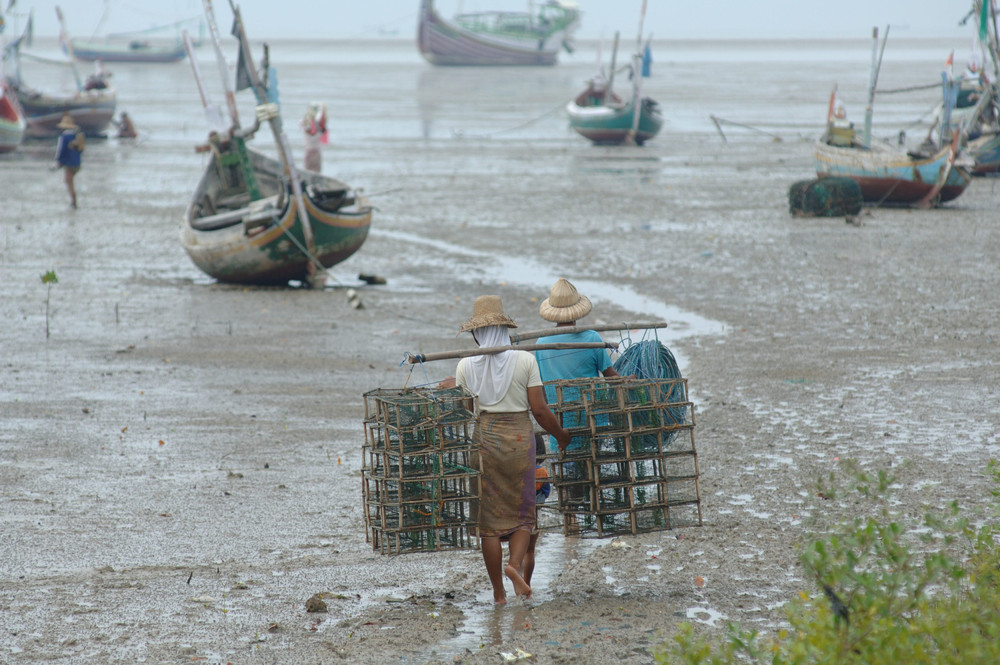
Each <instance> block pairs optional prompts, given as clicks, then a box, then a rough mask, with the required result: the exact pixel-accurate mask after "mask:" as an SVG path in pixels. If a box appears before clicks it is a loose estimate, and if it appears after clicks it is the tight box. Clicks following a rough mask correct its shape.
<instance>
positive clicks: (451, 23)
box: [417, 0, 581, 66]
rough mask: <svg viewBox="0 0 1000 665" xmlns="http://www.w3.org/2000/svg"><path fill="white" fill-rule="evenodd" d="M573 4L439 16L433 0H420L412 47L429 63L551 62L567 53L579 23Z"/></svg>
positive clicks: (563, 1) (552, 0) (552, 1)
mask: <svg viewBox="0 0 1000 665" xmlns="http://www.w3.org/2000/svg"><path fill="white" fill-rule="evenodd" d="M580 17H581V13H580V10H579V7H578V6H577V5H576V3H573V2H568V1H567V0H548V1H547V2H544V3H540V4H538V5H537V6H536V7H535V11H533V12H531V11H529V12H504V11H489V12H475V13H466V14H458V15H456V16H455V17H454V18H452V19H451V20H448V19H445V18H443V17H442V16H441V15H440V14H439V13H438V12H437V10H436V9H435V8H434V2H433V0H421V2H420V18H419V22H418V28H417V46H418V48H419V49H420V53H421V55H423V56H424V59H426V60H427V62H429V63H431V64H432V65H446V66H469V65H475V66H485V65H509V66H510V65H513V66H517V65H554V64H556V62H557V60H558V56H559V52H560V51H561V50H563V49H565V50H567V51H572V49H573V46H572V37H573V33H574V32H575V31H576V29H577V28H579V27H580Z"/></svg>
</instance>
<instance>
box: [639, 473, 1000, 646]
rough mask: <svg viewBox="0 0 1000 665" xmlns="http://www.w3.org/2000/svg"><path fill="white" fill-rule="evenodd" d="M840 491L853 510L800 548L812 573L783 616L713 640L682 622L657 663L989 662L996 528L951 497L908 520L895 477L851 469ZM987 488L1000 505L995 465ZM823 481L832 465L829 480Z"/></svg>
mask: <svg viewBox="0 0 1000 665" xmlns="http://www.w3.org/2000/svg"><path fill="white" fill-rule="evenodd" d="M851 473H852V476H853V480H852V482H850V483H849V484H848V486H847V487H845V488H844V489H843V490H835V489H833V488H832V486H831V485H830V484H825V483H824V484H821V487H820V488H819V491H818V492H817V494H818V495H820V496H822V497H823V498H825V499H837V498H844V499H848V500H850V499H854V500H856V501H857V504H856V505H857V506H858V508H859V510H858V511H857V512H858V513H859V514H858V515H857V516H856V517H854V518H852V519H850V520H848V521H845V522H842V523H839V524H835V525H830V528H829V529H823V533H824V535H820V536H814V539H812V540H811V542H809V543H808V544H807V545H806V546H805V547H804V548H803V549H802V551H801V553H800V561H801V564H802V566H803V568H804V569H805V571H806V572H807V576H808V577H810V578H812V579H813V580H815V587H814V588H813V589H812V590H808V591H807V590H803V591H802V592H800V594H799V596H798V597H797V598H795V599H793V600H792V601H791V602H790V603H789V604H788V605H787V606H786V610H785V611H786V617H787V620H788V623H789V624H790V627H789V628H787V629H783V630H781V631H778V632H777V633H775V634H774V635H768V636H766V637H765V636H761V635H760V634H758V633H757V632H756V631H748V630H744V629H742V628H740V627H739V626H736V625H732V624H730V625H729V627H728V633H727V635H726V636H725V637H724V638H723V639H721V640H718V641H715V642H712V641H709V640H708V639H706V638H705V637H703V636H700V635H698V634H696V632H695V630H694V627H693V626H692V625H691V624H690V623H687V624H682V625H681V627H680V630H679V632H678V633H677V634H676V635H675V636H674V637H673V639H672V640H671V641H670V642H668V643H667V644H666V645H664V647H663V650H662V651H661V652H659V653H657V654H656V662H657V663H660V664H661V665H735V664H737V663H739V664H740V665H746V664H764V663H768V664H770V665H793V664H794V665H834V664H836V665H899V664H901V663H906V664H907V665H917V664H928V665H929V664H933V665H952V664H954V665H970V664H973V663H976V664H978V663H984V664H985V663H1000V529H998V526H997V523H996V519H995V518H996V515H994V516H993V519H989V520H986V521H985V522H983V523H981V524H979V525H974V524H973V523H972V522H971V521H970V520H969V519H968V518H967V517H965V516H963V514H962V511H961V510H960V508H959V506H958V504H957V503H955V502H953V503H951V504H949V505H948V506H947V507H946V508H945V509H943V510H938V511H935V512H928V513H926V514H925V515H924V516H923V517H922V519H912V520H910V523H907V522H906V520H905V519H904V518H901V517H900V516H899V515H898V514H896V513H895V512H894V511H893V510H892V505H893V504H892V503H891V499H890V497H891V494H892V487H893V485H894V483H895V479H894V477H893V476H892V475H891V474H889V473H888V472H885V471H882V472H878V473H874V474H870V473H864V472H861V471H859V470H858V469H857V468H854V469H852V470H851ZM987 473H988V474H989V476H990V477H991V481H992V487H993V488H994V489H993V490H992V491H991V492H990V493H991V494H992V495H993V497H994V501H993V504H994V511H995V512H996V507H997V505H998V504H1000V501H997V499H1000V466H998V464H997V463H996V462H995V461H991V462H990V463H989V465H988V468H987ZM832 480H833V478H832V475H831V481H832Z"/></svg>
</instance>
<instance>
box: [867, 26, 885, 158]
mask: <svg viewBox="0 0 1000 665" xmlns="http://www.w3.org/2000/svg"><path fill="white" fill-rule="evenodd" d="M888 39H889V26H888V25H887V26H885V35H884V36H883V37H882V48H881V50H879V46H878V28H877V27H875V28H872V68H871V74H870V76H869V77H868V106H866V107H865V130H864V134H863V135H862V137H861V139H862V142H863V143H864V146H865V147H866V148H868V147H871V142H872V107H873V106H874V104H875V86H876V84H877V83H878V72H879V69H881V68H882V54H883V53H885V42H886V41H887V40H888Z"/></svg>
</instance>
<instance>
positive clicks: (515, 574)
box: [504, 529, 531, 598]
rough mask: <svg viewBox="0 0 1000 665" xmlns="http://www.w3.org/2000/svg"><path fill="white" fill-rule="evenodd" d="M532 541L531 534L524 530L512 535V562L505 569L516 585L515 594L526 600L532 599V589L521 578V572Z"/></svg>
mask: <svg viewBox="0 0 1000 665" xmlns="http://www.w3.org/2000/svg"><path fill="white" fill-rule="evenodd" d="M530 540H531V533H529V532H528V531H525V530H523V529H519V530H517V531H515V532H514V533H512V534H510V545H509V546H508V547H509V549H510V561H508V563H507V567H506V568H504V574H506V575H507V578H508V579H509V580H510V581H511V583H513V585H514V593H516V594H517V595H519V596H524V597H525V598H531V587H530V586H529V585H528V583H527V582H525V581H524V578H523V577H521V572H520V571H522V570H524V554H525V553H526V552H527V551H528V542H529V541H530Z"/></svg>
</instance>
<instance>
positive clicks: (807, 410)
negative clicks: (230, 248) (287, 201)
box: [0, 100, 1000, 664]
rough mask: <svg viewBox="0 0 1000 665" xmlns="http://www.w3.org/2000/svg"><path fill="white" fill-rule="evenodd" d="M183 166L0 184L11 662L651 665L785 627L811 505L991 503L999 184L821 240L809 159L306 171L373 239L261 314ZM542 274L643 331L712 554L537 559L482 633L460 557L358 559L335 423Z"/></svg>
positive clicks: (351, 416)
mask: <svg viewBox="0 0 1000 665" xmlns="http://www.w3.org/2000/svg"><path fill="white" fill-rule="evenodd" d="M702 101H704V100H702ZM691 103H692V104H695V103H696V102H695V101H692V102H691ZM135 108H138V112H133V113H131V114H130V115H133V117H134V118H135V121H136V123H137V126H138V127H139V130H140V134H141V133H142V132H143V129H144V127H143V124H142V120H143V113H142V112H141V111H142V107H141V106H138V104H136V105H135ZM303 108H304V107H303ZM162 122H163V126H164V127H165V126H166V124H167V120H166V119H164V120H163V121H162ZM147 129H148V126H147ZM153 130H154V134H155V130H156V127H154V128H153ZM197 138H198V134H197V132H195V131H194V130H191V131H190V132H188V133H186V134H185V135H184V136H182V137H180V138H178V139H177V140H172V141H165V142H158V141H155V140H152V139H151V140H148V141H146V142H142V141H140V142H139V144H137V145H133V144H123V143H118V142H117V141H114V140H110V141H107V142H104V143H101V142H97V141H95V142H92V143H89V144H88V151H87V153H86V154H85V158H84V159H85V161H84V168H83V170H82V171H81V172H80V174H79V176H78V178H77V186H78V190H79V196H80V208H79V209H78V210H76V211H72V210H70V209H69V207H68V198H67V197H66V196H65V192H64V191H63V189H62V182H61V178H60V175H59V174H58V173H52V172H49V171H48V170H47V167H48V161H47V160H48V159H49V157H50V155H49V152H50V151H49V146H36V147H31V146H28V147H26V148H24V149H22V150H21V151H20V152H19V153H18V154H17V156H15V157H11V158H5V159H4V160H2V161H0V181H2V182H3V183H4V185H3V187H4V203H3V210H2V212H0V214H2V218H0V278H2V281H3V284H4V296H3V298H2V299H0V314H2V318H3V326H2V332H0V341H2V348H3V359H2V361H0V502H2V505H3V510H2V514H0V531H2V533H3V537H2V538H0V561H2V562H3V563H2V566H0V661H2V662H10V663H41V662H46V663H66V664H69V663H96V662H102V663H126V662H128V663H135V662H148V663H181V662H192V661H203V662H211V663H229V662H231V663H306V662H324V663H326V662H338V661H339V660H343V661H345V662H359V663H360V662H365V663H397V662H404V661H405V662H442V663H445V662H448V663H450V662H468V663H494V662H501V661H502V658H503V657H502V656H501V655H499V654H501V652H503V653H511V654H516V653H517V649H522V650H524V651H525V652H528V653H531V654H533V655H534V656H535V658H536V662H553V663H554V662H574V663H581V662H582V663H605V662H611V661H613V660H617V661H620V662H624V663H648V662H650V661H651V658H652V656H651V654H652V653H653V652H654V651H656V649H657V648H658V647H659V645H661V644H662V643H663V642H664V641H666V640H667V639H669V636H670V635H671V634H672V632H673V630H674V629H675V628H676V626H677V624H678V623H680V622H684V621H689V622H693V623H694V624H695V625H696V626H697V627H698V629H699V630H702V631H705V632H708V633H711V634H719V635H721V634H723V632H724V630H725V624H726V622H737V623H740V624H742V625H744V626H746V627H752V628H756V629H759V630H761V631H764V632H767V631H771V630H775V629H777V628H779V627H781V626H782V625H783V614H782V605H783V604H784V603H786V602H788V601H789V600H790V599H792V598H793V597H795V596H796V595H797V594H798V593H799V592H800V591H807V592H815V591H816V589H815V582H814V580H812V579H810V578H809V577H808V576H807V575H806V574H805V573H804V572H803V570H802V569H801V567H800V566H799V565H798V562H797V551H798V549H797V548H798V547H799V546H800V545H801V544H802V543H803V542H805V541H807V539H808V538H809V534H810V529H811V526H810V525H811V521H812V518H814V517H816V516H817V515H819V514H822V515H823V518H824V520H835V519H836V518H837V517H841V516H842V517H844V518H850V517H851V516H852V515H853V512H852V511H853V508H852V506H851V505H849V504H842V503H839V502H830V501H824V500H823V498H822V497H819V496H817V493H816V483H817V479H818V478H820V477H825V476H827V475H828V474H829V473H831V472H834V471H837V470H838V469H839V468H840V467H841V465H842V464H843V463H844V462H845V461H848V460H853V461H855V462H856V463H857V464H860V465H861V466H862V468H864V469H867V470H871V471H874V470H878V469H890V470H891V471H892V472H893V473H894V474H895V475H896V477H897V479H898V483H897V496H896V498H897V500H898V504H896V507H897V508H898V510H899V511H900V512H901V513H902V514H907V515H910V516H918V515H920V514H922V513H923V512H924V511H925V510H926V509H927V508H928V507H934V506H942V505H944V504H945V503H947V502H950V501H957V502H958V503H959V505H960V506H961V507H962V510H963V511H965V512H966V514H968V515H969V516H970V517H976V516H980V515H982V514H983V511H985V510H986V509H987V507H988V506H989V500H990V496H989V494H988V490H989V489H991V488H990V486H989V483H988V481H987V478H986V477H985V475H984V473H983V471H984V469H985V466H986V463H987V461H988V460H989V459H990V458H991V457H995V456H996V455H997V450H998V448H997V446H998V443H1000V436H998V431H1000V409H997V394H996V390H997V388H996V386H997V379H998V377H1000V354H998V351H997V346H998V341H1000V324H998V319H997V316H996V311H997V294H998V293H1000V266H998V261H997V257H998V256H1000V227H998V225H997V223H996V219H995V218H996V209H997V205H996V204H997V197H998V192H997V181H996V180H992V179H977V180H975V181H974V182H973V183H972V185H971V186H970V187H969V189H968V190H967V191H966V192H965V193H964V194H963V195H962V197H960V198H959V199H958V200H957V201H955V202H954V203H952V204H949V205H948V206H946V207H944V208H940V209H932V210H901V209H866V211H865V212H864V214H862V216H861V217H860V218H859V223H858V224H848V223H845V220H844V219H842V218H833V219H796V218H792V217H791V216H789V214H788V211H787V189H788V186H789V185H790V184H791V183H792V182H793V181H795V180H800V179H803V178H808V177H810V176H811V172H810V155H811V144H810V143H809V142H808V141H805V140H786V141H782V142H771V141H770V140H766V139H761V138H758V137H744V138H743V139H742V140H731V141H730V142H729V143H722V142H721V141H720V140H719V139H718V137H716V136H714V135H713V134H712V133H711V130H709V131H708V132H707V133H702V134H685V135H677V136H671V137H670V141H667V140H665V139H666V135H665V137H664V140H662V141H659V142H658V143H657V142H651V143H650V144H648V145H647V146H646V147H644V148H642V149H637V148H626V149H601V148H592V147H590V146H586V145H577V144H575V143H571V142H568V141H567V140H566V138H565V137H560V138H559V140H552V141H550V142H547V143H546V142H545V141H544V140H539V141H533V142H523V141H490V140H482V139H462V138H460V137H458V138H453V139H452V140H443V141H438V142H431V143H429V144H428V143H420V142H419V141H415V142H407V141H403V140H400V141H386V142H382V143H379V142H373V143H368V144H364V145H362V144H361V143H348V144H342V145H333V146H331V147H330V148H329V149H327V151H326V152H325V154H324V171H325V172H326V173H328V174H332V175H336V176H337V177H342V178H343V179H344V180H345V181H347V182H349V183H352V184H361V183H364V186H365V187H366V188H367V189H368V190H369V191H371V192H383V193H382V194H379V195H376V196H373V201H375V202H376V203H377V205H378V206H379V211H378V213H377V215H376V217H375V220H374V221H373V226H372V234H371V236H370V237H369V239H368V241H367V242H366V244H365V245H364V247H363V248H362V249H361V251H359V252H358V254H356V255H355V256H354V257H352V258H351V259H349V260H348V261H347V262H345V263H344V264H341V265H340V266H337V267H335V268H334V269H333V271H332V272H333V277H332V278H331V280H330V282H329V286H328V288H326V289H324V290H307V289H301V288H259V287H244V286H232V285H223V284H216V283H214V282H212V281H211V280H209V279H208V278H206V277H204V276H203V275H201V274H200V273H199V272H198V271H197V269H196V268H194V266H193V265H192V264H191V263H190V261H189V260H188V259H187V257H186V256H185V255H184V252H183V250H182V248H181V246H180V243H179V239H178V226H179V222H180V217H181V215H182V213H183V207H184V205H185V204H186V198H185V197H186V196H188V195H189V194H190V191H191V190H192V188H193V186H194V183H195V182H196V181H197V178H198V175H199V173H200V169H201V168H202V167H203V166H204V162H203V161H201V160H202V157H199V156H197V155H195V154H194V153H193V152H192V151H191V150H190V145H189V143H188V142H187V141H188V139H191V140H190V142H191V143H193V142H195V141H196V140H197ZM180 139H183V140H180ZM335 143H336V141H335ZM484 154H489V155H490V158H489V159H488V160H487V159H484V158H483V155H484ZM540 154H544V159H541V158H540V157H539V155H540ZM12 192H13V194H12ZM48 271H54V272H55V274H56V275H57V277H58V283H54V284H45V283H44V282H43V281H42V279H41V276H42V275H43V274H45V273H46V272H48ZM359 273H370V274H376V275H380V276H383V277H385V278H386V281H387V283H386V284H384V285H371V286H369V285H364V284H362V283H361V282H359V281H358V280H357V279H356V276H357V274H359ZM558 277H567V278H569V279H570V280H571V281H573V282H574V283H575V284H576V285H577V286H578V287H579V288H580V290H581V291H582V292H583V293H585V294H586V295H588V296H590V297H591V298H592V299H593V301H594V311H593V313H592V314H591V315H590V316H589V317H588V318H587V319H586V322H589V323H594V324H597V323H614V322H618V321H635V320H657V319H665V320H667V322H668V324H669V327H668V328H667V330H666V331H664V332H663V334H662V336H661V339H663V340H664V341H665V343H667V344H668V345H669V347H670V348H671V350H673V351H674V353H675V354H676V355H677V357H678V358H679V359H680V361H681V367H682V371H683V374H684V376H685V377H686V378H687V379H688V381H689V386H690V390H691V395H692V398H693V400H694V403H695V414H696V422H697V424H696V429H695V442H696V445H697V450H698V453H699V458H698V459H699V465H700V471H701V485H700V489H701V500H702V510H703V517H704V525H703V526H701V527H695V528H684V529H676V530H673V531H663V532H656V533H649V534H643V535H638V536H626V537H620V538H615V539H607V540H600V541H598V540H593V539H581V538H575V537H564V536H562V535H561V534H559V533H547V534H545V535H544V536H543V537H542V540H541V543H540V551H539V553H540V561H539V568H538V570H537V571H536V574H535V582H534V585H533V586H534V597H533V599H532V600H531V601H530V603H520V602H511V603H510V604H509V605H508V606H506V607H504V608H499V609H496V608H494V607H493V606H492V603H491V602H490V599H491V595H490V592H489V583H488V580H487V578H486V574H485V570H484V568H483V565H482V562H481V559H480V555H479V553H478V552H475V551H462V552H441V553H427V554H423V553H420V554H406V555H402V556H398V557H386V556H382V555H380V554H378V553H375V552H373V551H372V548H371V545H370V544H368V543H366V541H365V531H364V522H363V511H362V508H361V476H360V471H361V463H362V458H361V446H362V443H363V442H364V432H363V426H362V418H363V404H362V395H363V393H364V392H366V391H368V390H372V389H374V388H379V387H383V388H400V387H403V386H404V385H422V384H427V383H432V382H435V381H437V380H439V379H441V378H443V377H445V376H447V375H448V374H451V373H452V372H453V370H454V364H453V363H449V362H439V363H427V364H426V365H424V366H416V367H414V366H410V365H409V364H407V363H404V362H403V361H404V358H405V355H406V354H407V353H408V352H409V353H417V352H432V351H441V350H448V349H454V348H465V347H470V346H471V345H472V342H471V339H469V338H468V336H467V335H465V336H458V335H457V330H458V328H459V325H460V323H461V321H463V320H464V319H466V318H468V316H469V315H470V313H471V309H472V301H473V300H474V298H475V297H476V296H478V295H482V294H485V293H495V294H498V295H500V296H502V298H503V301H504V305H505V308H506V310H507V312H508V314H510V315H511V316H512V317H513V318H514V319H515V320H516V321H518V323H519V325H520V327H521V328H522V329H533V328H540V327H544V326H545V325H546V324H545V322H544V321H542V319H540V318H539V317H538V315H537V308H538V304H539V302H540V301H541V299H543V298H544V297H545V295H546V294H547V292H548V288H549V286H550V285H551V283H552V282H553V281H555V279H556V278H558ZM347 287H353V288H356V289H357V290H358V293H359V295H360V298H361V302H362V303H363V307H362V308H360V309H355V308H353V307H352V306H351V305H350V303H349V302H348V298H347V297H346V288H347ZM606 337H607V338H608V339H617V336H615V335H606ZM509 593H510V595H511V597H513V593H512V591H511V590H509ZM316 594H321V597H320V598H318V599H315V600H310V599H313V598H314V597H315V596H316ZM317 600H322V601H323V603H325V605H326V611H325V612H321V611H310V610H316V609H319V608H320V606H319V604H318V602H317Z"/></svg>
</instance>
